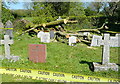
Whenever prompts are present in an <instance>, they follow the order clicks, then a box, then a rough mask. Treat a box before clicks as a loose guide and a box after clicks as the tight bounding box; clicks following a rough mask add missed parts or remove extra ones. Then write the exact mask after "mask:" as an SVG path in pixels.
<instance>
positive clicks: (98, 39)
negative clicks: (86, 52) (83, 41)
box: [91, 35, 102, 46]
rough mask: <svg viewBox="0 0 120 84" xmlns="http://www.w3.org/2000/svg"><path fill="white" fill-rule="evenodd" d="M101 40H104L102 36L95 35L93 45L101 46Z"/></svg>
mask: <svg viewBox="0 0 120 84" xmlns="http://www.w3.org/2000/svg"><path fill="white" fill-rule="evenodd" d="M100 40H102V36H97V35H93V38H92V42H91V46H100V45H99V42H100Z"/></svg>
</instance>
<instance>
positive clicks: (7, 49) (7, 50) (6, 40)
mask: <svg viewBox="0 0 120 84" xmlns="http://www.w3.org/2000/svg"><path fill="white" fill-rule="evenodd" d="M0 43H1V44H4V45H5V57H6V58H7V59H10V45H9V44H13V40H10V38H9V35H4V40H1V41H0Z"/></svg>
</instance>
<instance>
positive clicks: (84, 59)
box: [1, 34, 120, 82]
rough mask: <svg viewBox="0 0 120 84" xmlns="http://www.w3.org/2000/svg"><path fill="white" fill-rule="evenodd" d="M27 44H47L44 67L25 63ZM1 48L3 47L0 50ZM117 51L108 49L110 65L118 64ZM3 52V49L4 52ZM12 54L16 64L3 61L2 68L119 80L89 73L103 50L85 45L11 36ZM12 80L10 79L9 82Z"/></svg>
mask: <svg viewBox="0 0 120 84" xmlns="http://www.w3.org/2000/svg"><path fill="white" fill-rule="evenodd" d="M29 44H46V45H47V59H46V61H47V62H46V63H33V62H31V61H29V60H28V45H29ZM1 47H2V48H4V46H3V45H2V46H1ZM118 49H120V48H110V62H111V63H117V64H118ZM3 52H4V49H3ZM11 54H14V55H15V56H20V60H19V61H17V62H15V63H14V62H13V63H12V62H8V60H6V59H5V60H3V61H1V62H2V67H15V68H26V69H37V70H38V69H40V70H48V71H56V72H65V73H73V74H82V75H92V76H99V77H106V78H118V73H119V72H115V71H111V70H109V71H106V72H104V71H102V72H93V71H91V70H90V68H89V67H90V66H89V65H90V64H91V63H92V62H101V58H102V47H90V46H87V45H86V44H84V43H78V44H77V45H76V46H74V47H72V46H68V45H66V44H64V43H60V42H51V43H41V42H40V40H39V39H38V38H37V37H30V36H29V35H27V34H25V35H22V36H16V35H14V44H13V45H11ZM6 76H7V78H9V77H10V78H12V76H10V75H3V82H4V81H11V80H7V79H5V77H6ZM14 80H15V79H14V78H13V80H12V81H14ZM20 81H33V80H32V79H31V80H28V79H22V78H21V79H20Z"/></svg>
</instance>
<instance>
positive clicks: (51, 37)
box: [50, 30, 54, 39]
mask: <svg viewBox="0 0 120 84" xmlns="http://www.w3.org/2000/svg"><path fill="white" fill-rule="evenodd" d="M50 39H54V30H51V31H50Z"/></svg>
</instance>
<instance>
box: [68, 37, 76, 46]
mask: <svg viewBox="0 0 120 84" xmlns="http://www.w3.org/2000/svg"><path fill="white" fill-rule="evenodd" d="M75 44H76V37H75V36H71V37H69V46H75Z"/></svg>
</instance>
